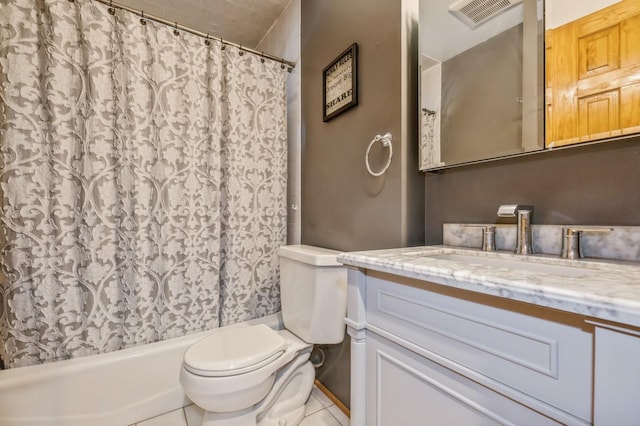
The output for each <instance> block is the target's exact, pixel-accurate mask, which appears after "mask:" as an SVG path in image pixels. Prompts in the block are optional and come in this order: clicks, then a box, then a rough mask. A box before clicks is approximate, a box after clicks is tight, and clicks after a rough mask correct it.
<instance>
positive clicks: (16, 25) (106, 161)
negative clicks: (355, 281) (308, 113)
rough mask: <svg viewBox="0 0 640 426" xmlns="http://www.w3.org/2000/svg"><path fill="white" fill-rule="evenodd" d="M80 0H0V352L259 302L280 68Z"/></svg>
mask: <svg viewBox="0 0 640 426" xmlns="http://www.w3.org/2000/svg"><path fill="white" fill-rule="evenodd" d="M243 53H244V52H242V51H240V50H239V49H237V48H235V47H232V46H229V45H223V44H222V43H221V42H218V41H214V40H208V39H207V40H205V39H203V38H201V37H198V36H195V35H192V34H189V33H185V32H180V31H177V30H175V29H174V28H171V27H167V26H164V25H162V24H158V23H154V22H151V21H147V20H141V18H140V17H139V16H136V15H134V14H132V13H129V12H126V11H123V10H117V11H115V13H114V14H113V15H112V14H111V13H109V8H108V7H107V6H104V5H102V4H100V3H98V2H92V1H90V0H76V1H75V2H70V1H68V0H12V1H2V2H0V208H1V211H0V238H1V240H0V358H2V360H3V362H4V364H5V366H6V367H17V366H24V365H30V364H37V363H42V362H49V361H55V360H61V359H67V358H73V357H79V356H85V355H90V354H98V353H103V352H109V351H113V350H118V349H122V348H125V347H129V346H133V345H138V344H143V343H150V342H154V341H158V340H163V339H167V338H171V337H175V336H181V335H185V334H188V333H192V332H196V331H201V330H205V329H210V328H215V327H218V326H221V325H226V324H230V323H234V322H238V321H243V320H247V319H251V318H255V317H259V316H264V315H268V314H270V313H274V312H277V311H278V310H279V309H280V301H279V284H278V268H277V264H278V263H277V248H278V247H279V246H280V245H282V244H284V243H285V241H286V161H287V160H286V123H285V121H286V100H285V81H286V70H283V69H282V67H281V66H280V64H279V63H276V62H274V61H270V60H263V59H262V58H261V57H260V56H257V55H254V54H249V53H245V54H243Z"/></svg>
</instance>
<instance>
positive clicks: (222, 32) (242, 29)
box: [115, 0, 290, 49]
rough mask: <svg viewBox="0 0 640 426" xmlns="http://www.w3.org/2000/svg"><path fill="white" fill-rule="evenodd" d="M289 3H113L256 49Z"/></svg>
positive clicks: (219, 0) (212, 0)
mask: <svg viewBox="0 0 640 426" xmlns="http://www.w3.org/2000/svg"><path fill="white" fill-rule="evenodd" d="M289 1H290V0H115V2H117V3H121V4H123V5H126V6H129V7H132V8H134V9H138V10H142V11H144V12H145V13H148V14H150V15H155V16H158V17H160V18H163V19H166V20H168V21H172V22H175V21H177V22H178V24H180V25H184V26H186V27H189V28H193V29H196V30H198V31H202V32H204V33H210V34H211V35H212V36H215V37H220V38H222V39H224V40H227V41H230V42H232V43H237V44H240V45H242V46H246V47H249V48H252V49H253V48H255V47H256V46H257V45H258V43H259V42H260V40H262V37H264V35H265V34H266V33H267V31H269V29H270V28H271V26H272V25H273V24H274V22H275V21H276V20H277V19H278V18H279V17H280V15H281V14H282V11H283V10H284V8H285V7H286V6H287V4H288V3H289Z"/></svg>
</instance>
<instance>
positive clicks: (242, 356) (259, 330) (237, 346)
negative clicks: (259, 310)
mask: <svg viewBox="0 0 640 426" xmlns="http://www.w3.org/2000/svg"><path fill="white" fill-rule="evenodd" d="M286 348H287V343H286V341H285V339H283V338H282V336H280V335H279V334H278V333H277V332H276V331H274V330H273V329H271V328H270V327H268V326H266V325H264V324H259V325H254V326H247V327H232V328H229V329H226V330H221V331H220V332H218V333H214V334H212V335H210V336H208V337H206V338H204V339H202V340H200V341H199V342H197V343H195V344H194V345H193V346H191V347H190V348H189V349H187V351H186V352H185V354H184V364H183V365H184V367H185V369H187V370H188V371H189V372H191V373H193V374H196V375H199V376H205V377H226V376H235V375H238V374H243V373H248V372H251V371H254V370H256V369H259V368H261V367H263V366H265V365H267V364H270V363H272V362H273V361H275V360H276V359H278V358H279V357H281V356H282V354H284V352H285V350H286Z"/></svg>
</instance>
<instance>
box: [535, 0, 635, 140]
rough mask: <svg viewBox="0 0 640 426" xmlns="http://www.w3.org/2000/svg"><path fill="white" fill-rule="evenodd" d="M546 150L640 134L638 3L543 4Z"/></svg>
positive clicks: (577, 0)
mask: <svg viewBox="0 0 640 426" xmlns="http://www.w3.org/2000/svg"><path fill="white" fill-rule="evenodd" d="M545 15H546V16H545V29H546V31H545V37H546V41H545V50H546V53H545V55H546V89H545V92H546V93H545V104H546V108H545V110H546V132H545V137H546V146H547V147H548V148H553V147H557V146H563V145H570V144H575V143H580V142H589V141H594V140H599V139H604V138H611V137H617V136H624V135H629V134H632V133H637V132H639V131H640V1H638V0H589V1H584V0H547V5H546V14H545Z"/></svg>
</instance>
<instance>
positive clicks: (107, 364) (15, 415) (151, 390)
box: [0, 313, 282, 426]
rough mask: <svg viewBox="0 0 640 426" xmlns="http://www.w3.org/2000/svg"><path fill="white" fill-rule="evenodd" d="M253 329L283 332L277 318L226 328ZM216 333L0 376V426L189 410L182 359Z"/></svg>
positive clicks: (116, 423)
mask: <svg viewBox="0 0 640 426" xmlns="http://www.w3.org/2000/svg"><path fill="white" fill-rule="evenodd" d="M258 323H265V324H267V325H269V326H270V327H272V328H275V329H280V328H282V318H281V316H280V314H279V313H278V314H274V315H270V316H268V317H264V318H260V319H257V320H252V321H247V322H245V323H241V324H234V325H233V326H230V327H238V326H243V325H247V324H258ZM217 330H220V329H217ZM217 330H211V331H204V332H201V333H195V334H192V335H189V336H185V337H178V338H174V339H170V340H167V341H164V342H157V343H151V344H148V345H142V346H138V347H134V348H129V349H123V350H121V351H116V352H110V353H106V354H102V355H94V356H89V357H84V358H77V359H71V360H65V361H58V362H52V363H48V364H42V365H34V366H29V367H19V368H14V369H9V370H2V371H0V425H3V426H13V425H16V426H76V425H77V426H88V425H91V426H101V425H104V426H126V425H130V424H133V423H136V422H139V421H142V420H145V419H148V418H150V417H154V416H157V415H160V414H164V413H167V412H169V411H172V410H175V409H178V408H180V407H184V406H186V405H189V404H191V401H189V399H188V398H187V397H186V396H185V394H184V393H183V392H182V388H181V386H180V382H179V381H178V378H179V373H180V365H181V362H182V355H183V353H184V351H185V350H186V349H187V348H188V347H189V346H190V345H192V344H193V343H195V342H196V341H198V340H199V339H202V338H203V337H206V336H208V335H209V334H211V333H215V332H216V331H217Z"/></svg>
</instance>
